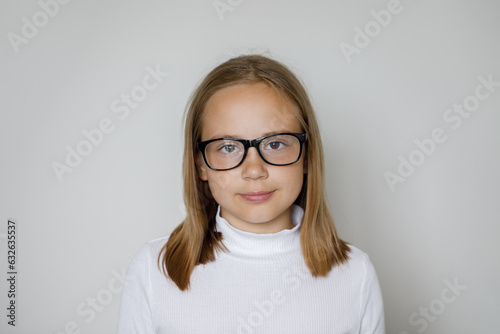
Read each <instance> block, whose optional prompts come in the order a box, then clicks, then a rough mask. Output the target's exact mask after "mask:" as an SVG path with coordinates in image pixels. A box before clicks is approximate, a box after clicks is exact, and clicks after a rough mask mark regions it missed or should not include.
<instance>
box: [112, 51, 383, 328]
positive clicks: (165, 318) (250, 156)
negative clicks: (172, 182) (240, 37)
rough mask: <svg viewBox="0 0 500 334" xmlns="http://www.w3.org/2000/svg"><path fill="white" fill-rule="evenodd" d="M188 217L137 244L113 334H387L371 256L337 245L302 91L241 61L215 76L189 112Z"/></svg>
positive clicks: (260, 62)
mask: <svg viewBox="0 0 500 334" xmlns="http://www.w3.org/2000/svg"><path fill="white" fill-rule="evenodd" d="M183 178H184V203H185V205H186V210H187V215H186V218H185V219H184V221H183V222H182V223H181V224H180V225H179V226H178V227H177V228H176V229H175V230H174V231H173V232H172V234H171V235H170V236H167V237H163V238H159V239H155V240H152V241H150V242H148V243H146V244H145V245H144V246H143V248H142V249H141V250H140V251H139V252H138V253H137V255H136V256H135V258H134V260H133V262H132V264H131V266H130V268H129V271H128V274H127V283H126V285H125V288H124V291H123V294H122V301H121V310H120V319H119V324H118V333H119V334H126V333H143V334H150V333H151V334H153V333H287V334H290V333H301V334H304V333H314V334H316V333H332V334H333V333H336V334H341V333H342V334H345V333H363V334H365V333H370V334H372V333H377V334H382V333H384V315H383V303H382V296H381V292H380V288H379V283H378V280H377V276H376V273H375V270H374V268H373V266H372V264H371V263H370V260H369V258H368V256H367V255H366V254H365V253H363V252H362V251H360V250H359V249H357V248H356V247H354V246H352V245H348V244H347V243H346V242H344V241H343V240H341V239H340V238H339V237H338V236H337V233H336V230H335V226H334V223H333V219H332V216H331V214H330V211H329V209H328V206H327V201H326V199H325V198H326V196H325V195H326V193H325V188H324V167H323V149H322V145H321V140H320V134H319V129H318V124H317V122H316V118H315V115H314V112H313V108H312V106H311V103H310V101H309V98H308V96H307V94H306V91H305V89H304V87H303V86H302V84H301V83H300V81H299V80H298V79H297V78H296V77H295V76H294V75H293V74H292V73H291V72H290V70H288V69H287V68H286V67H285V66H283V65H282V64H280V63H278V62H276V61H274V60H271V59H269V58H267V57H263V56H258V55H250V56H241V57H237V58H234V59H231V60H229V61H227V62H225V63H223V64H221V65H219V66H218V67H217V68H215V69H214V70H212V71H211V72H210V73H209V74H208V75H207V77H206V78H205V79H204V80H203V81H202V83H201V84H200V85H199V87H198V88H197V89H196V90H195V92H194V94H193V95H192V97H191V100H190V103H189V105H188V108H187V114H186V121H185V150H184V161H183Z"/></svg>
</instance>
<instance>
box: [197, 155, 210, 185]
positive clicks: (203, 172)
mask: <svg viewBox="0 0 500 334" xmlns="http://www.w3.org/2000/svg"><path fill="white" fill-rule="evenodd" d="M194 160H195V164H196V170H197V171H198V177H199V178H200V180H202V181H207V180H208V177H207V166H206V165H205V161H203V156H202V155H201V152H200V151H196V153H195V159H194Z"/></svg>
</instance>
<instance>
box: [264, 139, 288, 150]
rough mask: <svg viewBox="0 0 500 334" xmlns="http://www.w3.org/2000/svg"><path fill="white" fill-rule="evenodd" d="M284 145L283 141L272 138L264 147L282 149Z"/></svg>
mask: <svg viewBox="0 0 500 334" xmlns="http://www.w3.org/2000/svg"><path fill="white" fill-rule="evenodd" d="M284 146H285V143H283V142H281V141H278V140H274V141H272V142H269V143H267V145H266V149H268V148H269V149H271V150H279V149H282V148H283V147H284Z"/></svg>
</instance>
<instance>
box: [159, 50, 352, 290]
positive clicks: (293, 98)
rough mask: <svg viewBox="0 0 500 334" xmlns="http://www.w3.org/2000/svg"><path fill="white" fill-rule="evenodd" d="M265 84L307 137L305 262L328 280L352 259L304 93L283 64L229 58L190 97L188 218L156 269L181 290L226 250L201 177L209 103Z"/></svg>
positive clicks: (254, 57) (185, 164)
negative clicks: (333, 209) (224, 93)
mask: <svg viewBox="0 0 500 334" xmlns="http://www.w3.org/2000/svg"><path fill="white" fill-rule="evenodd" d="M251 83H265V84H267V85H268V86H269V87H271V88H272V89H274V90H275V91H276V92H277V93H278V94H279V95H280V96H281V97H283V98H284V99H285V101H287V102H288V103H290V106H292V108H291V109H292V110H293V111H294V113H295V116H296V117H297V119H298V120H299V122H300V123H301V125H302V127H303V131H304V132H305V133H306V134H307V142H306V143H305V145H306V148H305V152H306V157H305V164H306V168H307V173H306V174H304V183H303V186H302V190H301V192H300V194H299V196H298V198H297V200H296V201H295V203H296V204H298V205H300V206H301V207H302V208H303V209H304V216H303V218H302V222H301V227H300V243H301V248H302V253H303V255H304V260H305V263H306V264H307V267H308V268H309V270H310V272H311V274H312V275H313V276H314V277H317V276H326V275H327V274H328V273H329V272H330V270H331V269H332V267H334V266H336V265H340V264H341V263H344V262H346V261H347V260H348V258H349V255H348V253H349V250H350V249H349V246H348V244H347V243H346V242H345V241H343V240H341V239H340V238H339V237H338V236H337V232H336V229H335V224H334V222H333V218H332V215H331V213H330V210H329V208H328V204H327V201H326V191H325V186H324V158H323V146H322V144H321V138H320V133H319V128H318V124H317V122H316V117H315V115H314V110H313V108H312V105H311V102H310V100H309V97H308V96H307V93H306V90H305V89H304V86H303V85H302V84H301V82H300V81H299V80H298V78H297V77H296V76H295V75H294V74H293V73H292V72H291V71H290V70H289V69H288V68H287V67H285V66H284V65H282V64H281V63H279V62H277V61H275V60H273V59H270V58H268V57H265V56H261V55H246V56H239V57H236V58H233V59H230V60H228V61H226V62H224V63H222V64H221V65H219V66H217V67H216V68H215V69H213V70H212V71H211V72H210V73H209V74H208V75H207V76H206V77H205V79H204V80H203V81H202V82H201V83H200V84H199V86H198V87H197V88H196V89H195V91H194V92H193V94H192V95H191V97H190V99H189V102H188V106H187V108H186V114H185V130H184V131H185V132H184V156H183V168H182V175H183V181H184V204H185V206H186V218H185V219H184V221H183V222H182V223H181V224H179V225H178V226H177V227H176V228H175V229H174V231H173V232H172V233H171V235H170V237H169V239H168V241H167V242H166V244H165V245H164V246H163V248H162V249H161V252H160V254H159V256H158V266H159V267H160V268H161V270H162V271H163V273H164V275H165V276H166V277H167V279H171V280H172V281H173V282H174V283H175V284H176V285H177V286H178V287H179V289H180V290H182V291H185V290H188V289H189V286H190V277H191V273H192V272H193V270H194V267H195V266H196V265H198V264H205V263H208V262H212V261H215V259H216V252H219V251H228V250H227V248H226V247H225V246H224V244H223V241H222V240H223V235H222V234H221V233H220V232H217V231H216V230H215V215H216V212H217V203H216V202H215V200H214V198H213V197H212V194H211V192H210V188H209V187H208V183H207V181H202V180H201V179H200V178H199V177H198V172H197V168H196V163H195V159H196V154H197V153H198V152H197V148H196V143H197V142H198V141H199V140H200V139H201V131H202V126H203V116H204V111H205V106H206V104H207V101H208V100H209V99H210V97H211V96H213V95H214V94H215V93H216V92H217V91H218V90H220V89H222V88H226V87H229V86H234V85H238V84H251Z"/></svg>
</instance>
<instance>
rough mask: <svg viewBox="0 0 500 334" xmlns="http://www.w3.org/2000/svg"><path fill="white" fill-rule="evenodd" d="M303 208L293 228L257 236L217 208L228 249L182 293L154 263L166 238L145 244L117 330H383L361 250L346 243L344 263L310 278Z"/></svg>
mask: <svg viewBox="0 0 500 334" xmlns="http://www.w3.org/2000/svg"><path fill="white" fill-rule="evenodd" d="M303 213H304V212H303V210H302V209H301V208H300V207H299V206H296V205H294V206H293V208H292V222H293V224H294V226H295V227H294V228H292V229H286V230H282V231H280V232H277V233H270V234H256V233H250V232H245V231H242V230H239V229H237V228H235V227H233V226H232V225H230V224H229V222H228V221H226V220H225V219H224V218H222V217H221V216H220V208H219V211H218V212H217V216H216V228H217V231H219V232H221V233H222V234H223V243H224V245H225V246H226V247H227V248H228V250H229V252H219V253H217V259H216V261H215V262H210V263H208V264H205V265H198V266H196V267H195V269H194V271H193V273H192V274H191V287H190V289H189V290H187V291H181V290H179V288H178V287H177V286H176V285H175V284H174V283H173V282H172V281H171V280H169V279H167V278H166V277H165V276H164V275H163V273H162V272H161V271H160V269H159V268H158V266H157V259H158V254H159V252H160V250H161V248H162V246H163V245H164V244H165V243H166V242H167V240H168V236H166V237H162V238H158V239H155V240H151V241H149V242H147V243H146V244H145V245H144V246H143V247H142V248H141V249H140V250H139V252H138V253H137V254H136V256H135V258H134V259H133V261H132V264H131V265H130V267H129V270H128V273H127V279H126V283H125V287H124V290H123V292H122V299H121V308H120V317H119V323H118V333H119V334H129V333H134V334H135V333H137V334H153V333H158V334H167V333H168V334H178V333H197V334H198V333H199V334H215V333H237V334H240V333H245V334H248V333H254V334H257V333H272V334H279V333H283V334H285V333H286V334H294V333H297V334H299V333H300V334H306V333H307V334H309V333H311V334H321V333H330V334H348V333H349V334H350V333H358V334H359V333H362V334H368V333H370V334H383V333H385V329H384V311H383V303H382V295H381V292H380V287H379V283H378V280H377V275H376V273H375V270H374V268H373V266H372V264H371V262H370V260H369V258H368V256H367V255H366V254H365V253H363V252H362V251H361V250H359V249H358V248H356V247H354V246H350V248H351V251H350V252H349V257H350V258H349V260H348V261H347V262H346V263H344V264H342V265H340V266H336V267H334V268H332V270H331V271H330V273H329V274H328V275H327V276H326V277H313V276H312V275H311V273H310V271H309V269H308V267H307V266H306V264H305V262H304V258H303V256H302V251H301V247H300V222H301V218H302V215H303Z"/></svg>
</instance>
